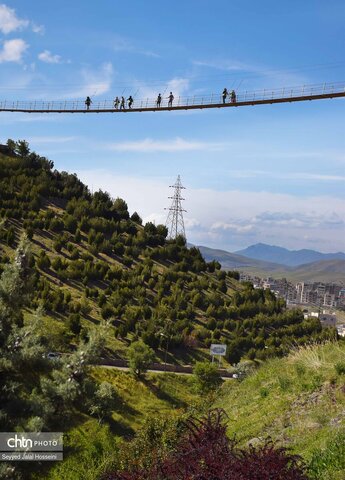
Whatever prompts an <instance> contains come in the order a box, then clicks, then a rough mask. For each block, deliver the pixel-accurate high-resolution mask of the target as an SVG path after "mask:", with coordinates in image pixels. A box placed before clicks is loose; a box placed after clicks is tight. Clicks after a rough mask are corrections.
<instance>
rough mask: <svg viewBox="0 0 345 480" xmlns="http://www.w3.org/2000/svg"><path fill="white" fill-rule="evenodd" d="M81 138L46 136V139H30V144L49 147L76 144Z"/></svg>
mask: <svg viewBox="0 0 345 480" xmlns="http://www.w3.org/2000/svg"><path fill="white" fill-rule="evenodd" d="M78 139H79V137H76V136H69V137H68V136H46V137H45V136H44V137H29V138H28V141H29V143H34V144H35V145H47V144H60V143H68V142H75V141H76V140H78Z"/></svg>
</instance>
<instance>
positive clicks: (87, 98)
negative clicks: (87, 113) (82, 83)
mask: <svg viewBox="0 0 345 480" xmlns="http://www.w3.org/2000/svg"><path fill="white" fill-rule="evenodd" d="M91 103H92V100H91V98H90V97H86V100H85V105H86V110H90V105H91Z"/></svg>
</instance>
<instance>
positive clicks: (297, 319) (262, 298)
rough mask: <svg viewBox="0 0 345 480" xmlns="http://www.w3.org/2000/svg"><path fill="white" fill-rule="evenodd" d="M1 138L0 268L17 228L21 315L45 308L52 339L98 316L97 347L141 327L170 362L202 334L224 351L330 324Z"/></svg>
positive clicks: (258, 350) (231, 357)
mask: <svg viewBox="0 0 345 480" xmlns="http://www.w3.org/2000/svg"><path fill="white" fill-rule="evenodd" d="M8 146H9V148H10V151H11V152H12V153H11V155H8V156H5V155H3V154H0V218H1V227H0V252H1V263H0V269H1V271H2V270H3V269H4V266H5V265H6V264H8V263H9V261H10V259H11V258H13V251H14V249H15V247H16V246H17V245H18V242H19V240H20V237H21V236H22V235H23V234H24V233H26V235H27V237H28V238H29V239H30V241H31V244H32V251H33V254H34V255H33V257H32V260H31V262H32V264H31V267H32V268H33V269H34V271H35V274H34V278H33V285H32V291H31V295H30V304H29V308H28V309H27V311H26V312H25V315H24V317H25V321H28V322H29V321H30V319H31V318H33V313H34V310H35V309H37V308H40V309H41V311H43V312H44V313H43V315H44V321H45V329H46V332H45V333H46V334H47V335H48V337H49V347H50V348H51V349H55V350H58V351H68V350H69V349H70V348H71V347H73V345H74V344H75V343H77V341H78V340H79V339H82V340H86V341H87V339H88V338H89V337H90V334H91V332H92V331H93V330H94V329H97V328H98V326H99V325H100V324H102V325H103V326H105V331H106V342H105V352H104V354H105V355H112V356H117V357H125V356H126V351H127V347H128V345H129V344H130V343H131V342H132V341H133V340H137V339H139V338H141V339H142V340H143V341H144V342H145V343H146V344H147V345H149V346H150V347H152V348H153V349H154V350H155V352H156V354H157V356H158V357H159V356H161V357H162V355H163V351H164V350H166V349H167V350H169V352H170V357H169V361H172V362H174V361H183V362H186V361H187V362H190V361H192V360H193V358H200V357H202V356H203V355H207V350H203V349H206V348H208V347H209V345H210V343H211V342H216V343H219V342H224V343H227V345H228V356H227V360H228V361H229V362H231V363H235V362H238V361H239V360H240V359H241V357H244V356H247V357H249V358H250V359H254V358H258V359H265V358H267V357H271V356H275V355H282V354H284V353H286V352H287V351H288V349H289V348H290V346H291V344H301V343H304V342H308V341H310V339H311V338H314V339H318V340H320V339H324V338H328V337H332V336H334V332H333V331H332V330H325V331H322V330H321V327H320V324H319V322H318V320H317V319H313V320H304V319H303V315H302V313H301V312H299V311H286V310H285V305H284V302H283V301H282V300H277V299H276V298H275V296H274V295H273V294H272V293H271V292H270V291H268V290H265V291H263V290H254V289H253V287H252V285H251V284H240V283H239V282H238V281H237V278H238V276H237V273H236V272H227V273H225V272H224V271H220V265H219V264H218V263H217V262H209V263H207V262H205V260H204V259H203V257H202V256H201V254H200V252H199V250H198V249H197V248H195V247H193V248H187V246H186V243H185V239H184V238H182V237H179V238H177V239H175V240H167V238H166V237H167V229H166V227H165V226H164V225H154V224H153V223H150V222H149V223H146V224H145V225H143V224H142V220H141V218H140V216H139V214H138V213H137V212H133V213H130V212H129V211H128V207H127V204H126V202H125V200H123V199H120V198H116V199H113V198H111V196H110V195H109V194H108V193H106V192H103V191H98V192H95V193H93V194H92V193H90V191H89V189H88V188H87V187H86V186H85V185H83V184H82V182H81V181H80V180H79V179H78V178H77V176H76V175H73V174H69V173H66V172H59V171H57V170H54V165H53V162H52V161H50V160H48V159H46V158H44V157H41V156H39V155H38V154H36V153H34V152H31V151H30V148H29V146H28V144H27V143H26V142H25V141H18V142H14V141H12V140H9V141H8ZM187 352H188V353H187Z"/></svg>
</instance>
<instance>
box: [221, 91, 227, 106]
mask: <svg viewBox="0 0 345 480" xmlns="http://www.w3.org/2000/svg"><path fill="white" fill-rule="evenodd" d="M227 96H228V89H227V88H224V90H223V93H222V97H223V103H225V100H226V97H227Z"/></svg>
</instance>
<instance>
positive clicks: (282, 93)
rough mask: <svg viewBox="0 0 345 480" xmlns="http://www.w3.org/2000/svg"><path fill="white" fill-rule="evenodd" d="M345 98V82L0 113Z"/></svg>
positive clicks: (26, 104) (40, 105)
mask: <svg viewBox="0 0 345 480" xmlns="http://www.w3.org/2000/svg"><path fill="white" fill-rule="evenodd" d="M339 97H345V82H337V83H323V84H317V85H303V86H299V87H285V88H279V89H263V90H254V91H247V90H246V91H239V92H236V93H235V95H234V96H231V95H229V97H227V98H225V99H223V96H222V94H221V93H216V94H208V95H193V96H178V97H175V98H174V100H173V102H172V104H170V102H169V97H166V96H165V94H164V95H163V96H162V100H161V103H160V104H159V105H158V104H157V99H153V98H144V99H143V98H141V99H136V98H134V102H133V105H132V106H131V108H129V107H128V105H127V104H126V105H125V107H124V108H119V106H118V107H117V108H116V107H115V106H114V101H113V100H99V101H97V102H96V101H93V102H92V103H91V104H90V105H89V106H87V105H85V101H84V100H48V101H41V100H37V101H36V100H29V101H22V100H18V101H13V100H11V101H8V100H0V112H25V113H87V114H89V113H90V114H91V113H134V112H157V111H175V110H193V109H194V110H196V109H206V108H228V107H243V106H249V105H265V104H274V103H288V102H301V101H306V100H322V99H327V98H339Z"/></svg>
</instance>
